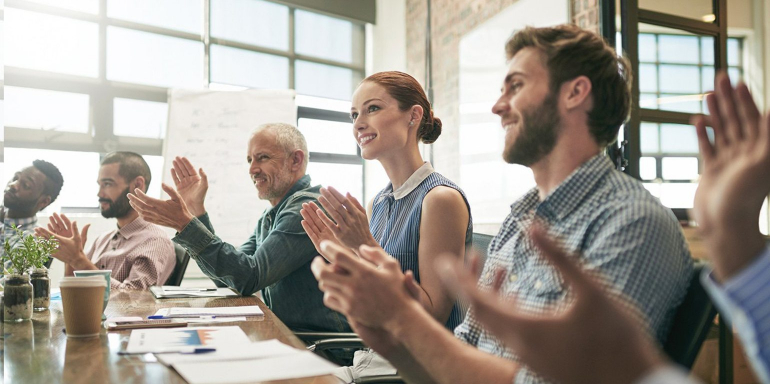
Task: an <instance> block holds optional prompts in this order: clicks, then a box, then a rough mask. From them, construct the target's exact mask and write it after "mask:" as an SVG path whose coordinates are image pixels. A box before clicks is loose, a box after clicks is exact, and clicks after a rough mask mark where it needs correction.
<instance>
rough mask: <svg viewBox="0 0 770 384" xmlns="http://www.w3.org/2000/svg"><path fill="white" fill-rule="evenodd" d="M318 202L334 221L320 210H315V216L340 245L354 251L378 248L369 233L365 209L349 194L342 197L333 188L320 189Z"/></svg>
mask: <svg viewBox="0 0 770 384" xmlns="http://www.w3.org/2000/svg"><path fill="white" fill-rule="evenodd" d="M318 202H319V203H321V205H322V206H323V207H324V209H325V210H326V212H328V213H329V215H330V216H331V218H332V219H334V221H332V219H329V217H327V216H326V214H324V212H323V211H322V210H320V209H316V210H315V214H316V216H317V217H318V219H319V220H320V221H321V222H322V223H323V224H324V225H325V226H326V227H327V228H328V229H329V230H331V232H332V233H333V234H334V237H335V238H336V239H337V241H338V242H339V243H340V244H342V245H344V246H346V247H348V248H351V249H354V250H358V248H359V247H360V246H361V245H369V246H379V243H377V240H375V239H374V237H373V236H372V233H371V232H370V231H369V218H368V217H367V216H366V209H365V208H364V207H363V206H361V203H359V202H358V200H356V198H355V197H353V196H352V195H351V194H350V193H348V194H346V195H344V196H343V195H342V194H341V193H339V192H338V191H337V190H336V189H334V188H333V187H328V188H321V197H319V198H318Z"/></svg>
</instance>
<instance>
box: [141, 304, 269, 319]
mask: <svg viewBox="0 0 770 384" xmlns="http://www.w3.org/2000/svg"><path fill="white" fill-rule="evenodd" d="M264 314H265V313H264V312H262V309H261V308H259V307H258V306H256V305H244V306H240V307H208V308H189V307H171V308H161V309H159V310H158V312H155V316H163V318H168V319H171V318H196V317H198V318H199V317H201V316H215V317H233V316H263V315H264Z"/></svg>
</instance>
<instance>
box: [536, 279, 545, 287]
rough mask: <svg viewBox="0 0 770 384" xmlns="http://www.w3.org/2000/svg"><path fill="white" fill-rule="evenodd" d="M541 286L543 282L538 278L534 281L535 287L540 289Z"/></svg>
mask: <svg viewBox="0 0 770 384" xmlns="http://www.w3.org/2000/svg"><path fill="white" fill-rule="evenodd" d="M542 287H543V282H542V281H540V280H538V281H536V282H535V289H540V288H542Z"/></svg>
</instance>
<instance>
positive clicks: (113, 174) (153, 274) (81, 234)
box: [36, 152, 176, 289]
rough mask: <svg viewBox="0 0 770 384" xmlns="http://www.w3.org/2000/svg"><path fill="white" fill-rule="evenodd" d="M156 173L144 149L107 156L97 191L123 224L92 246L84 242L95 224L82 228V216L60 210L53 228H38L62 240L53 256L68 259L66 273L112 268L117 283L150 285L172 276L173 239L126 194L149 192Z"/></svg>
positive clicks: (105, 210) (107, 213)
mask: <svg viewBox="0 0 770 384" xmlns="http://www.w3.org/2000/svg"><path fill="white" fill-rule="evenodd" d="M150 179H151V174H150V167H149V166H147V162H145V161H144V159H143V158H142V156H141V155H138V154H136V153H133V152H112V153H109V154H107V155H106V156H105V157H104V159H102V162H101V167H100V168H99V179H98V180H97V183H98V184H99V193H98V194H97V196H98V197H99V204H100V208H101V212H102V216H104V217H105V218H113V217H114V218H116V219H117V221H118V223H117V224H118V227H117V228H116V229H115V230H112V231H110V232H107V233H104V234H102V235H101V236H99V237H98V238H97V239H96V240H95V241H94V244H93V245H92V246H91V248H90V249H89V250H88V252H84V249H83V245H84V244H85V242H86V234H87V232H88V226H89V225H90V224H89V225H86V226H85V227H83V229H82V230H78V225H77V222H74V221H73V222H70V220H69V219H68V218H67V216H65V215H58V214H55V213H54V215H53V216H52V217H51V219H50V223H49V224H48V229H47V230H46V229H45V228H36V232H37V234H38V235H39V236H51V235H53V236H55V237H56V239H57V240H59V250H58V251H57V252H56V253H55V254H53V255H52V256H53V257H54V258H56V259H59V260H61V261H62V262H64V264H65V265H66V267H65V275H66V276H71V275H72V274H73V273H72V272H73V271H75V270H84V269H94V270H95V269H102V270H112V280H111V282H110V288H112V289H119V288H128V289H146V288H147V287H149V286H152V285H163V283H165V282H166V280H167V279H168V277H169V276H170V275H171V272H172V271H173V270H174V266H175V265H176V257H175V255H174V246H173V244H172V243H171V239H169V237H168V235H167V234H166V233H165V232H164V231H163V230H162V229H161V228H160V227H159V226H157V225H155V224H150V223H148V222H146V221H144V220H142V219H141V218H140V217H139V215H138V214H137V212H136V211H135V210H134V209H133V208H132V207H131V205H129V203H128V198H127V197H126V195H127V194H128V193H129V191H133V190H134V189H135V188H139V189H141V190H143V191H145V192H146V191H147V187H148V186H149V184H150Z"/></svg>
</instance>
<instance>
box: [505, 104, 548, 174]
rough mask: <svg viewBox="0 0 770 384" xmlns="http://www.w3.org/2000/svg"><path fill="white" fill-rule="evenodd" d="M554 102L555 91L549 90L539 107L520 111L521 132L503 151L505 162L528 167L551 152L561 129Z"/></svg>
mask: <svg viewBox="0 0 770 384" xmlns="http://www.w3.org/2000/svg"><path fill="white" fill-rule="evenodd" d="M556 104H557V103H556V92H553V91H551V92H550V93H549V94H548V95H547V96H546V98H545V100H543V102H542V103H541V104H540V106H539V107H536V108H531V109H530V110H528V111H522V121H523V124H522V129H521V133H519V136H518V137H517V138H516V141H515V142H514V143H513V146H512V147H511V148H510V149H508V150H505V151H504V152H503V160H505V162H507V163H511V164H521V165H523V166H526V167H529V166H530V165H532V164H535V163H537V162H538V161H540V160H541V159H542V158H543V157H545V156H546V155H548V154H549V153H551V151H552V150H553V147H555V146H556V138H557V137H558V136H559V132H560V131H561V128H560V126H561V118H560V117H559V110H558V108H557V106H556Z"/></svg>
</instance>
